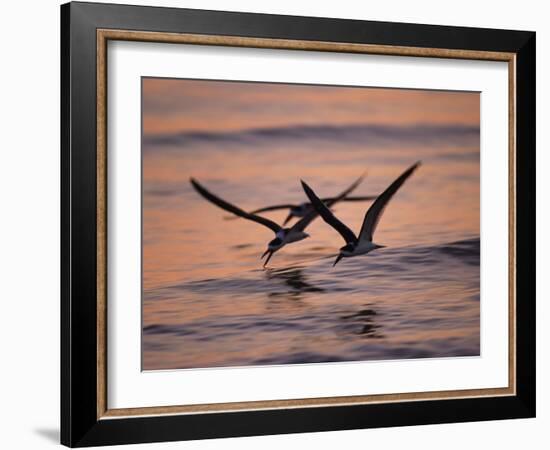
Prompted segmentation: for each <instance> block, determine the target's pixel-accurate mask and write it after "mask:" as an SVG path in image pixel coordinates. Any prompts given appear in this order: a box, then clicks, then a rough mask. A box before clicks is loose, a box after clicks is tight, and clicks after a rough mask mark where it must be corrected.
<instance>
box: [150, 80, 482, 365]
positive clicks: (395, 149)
mask: <svg viewBox="0 0 550 450" xmlns="http://www.w3.org/2000/svg"><path fill="white" fill-rule="evenodd" d="M479 130H480V95H479V93H478V92H462V91H433V90H413V89H395V88H392V89H389V88H388V89H385V88H370V87H346V86H325V85H299V84H283V83H263V82H262V83H260V82H246V81H216V80H192V79H168V78H148V77H144V78H142V256H143V257H142V369H143V370H166V369H192V368H212V367H232V366H265V365H281V364H311V363H336V362H340V363H341V362H356V361H380V360H396V359H415V358H443V357H472V356H479V355H480V151H479V148H480V131H479Z"/></svg>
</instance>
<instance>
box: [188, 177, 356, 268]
mask: <svg viewBox="0 0 550 450" xmlns="http://www.w3.org/2000/svg"><path fill="white" fill-rule="evenodd" d="M363 177H364V175H362V176H361V177H359V178H358V179H357V180H356V181H355V182H354V183H353V184H352V185H351V186H350V187H348V188H347V189H346V190H345V191H343V192H342V193H341V194H340V195H339V196H337V197H334V198H333V199H332V200H331V201H330V202H327V203H328V207H330V206H332V205H334V204H335V203H337V202H339V201H341V200H342V199H343V198H345V197H346V196H347V195H348V194H349V193H351V192H352V191H353V190H354V189H355V188H356V187H357V186H358V185H359V183H361V181H363ZM190 181H191V184H192V185H193V187H194V188H195V190H196V191H197V192H198V193H199V194H200V195H202V196H203V197H204V198H205V199H206V200H208V201H210V202H211V203H213V204H215V205H216V206H219V207H220V208H222V209H225V210H226V211H228V212H230V213H232V214H235V215H236V216H239V217H242V218H243V219H248V220H251V221H253V222H256V223H259V224H261V225H264V226H266V227H267V228H269V229H270V230H272V231H273V232H274V233H275V239H273V240H272V241H271V242H269V244H268V246H267V250H266V251H265V252H264V254H263V255H262V258H263V257H265V255H269V256H268V257H267V259H266V261H265V263H264V267H265V266H266V265H267V263H268V261H269V260H270V259H271V257H272V256H273V253H275V252H276V251H278V250H280V249H281V248H283V247H284V246H285V245H286V244H290V243H292V242H298V241H301V240H302V239H305V238H307V237H309V234H307V233H305V232H304V230H305V229H306V227H307V226H308V225H309V224H310V223H311V222H312V221H313V220H314V219H315V218H316V217H317V216H318V213H317V211H315V210H312V211H311V212H310V213H309V214H307V215H306V216H305V217H303V218H302V219H300V220H299V221H298V222H296V223H295V224H294V225H292V227H290V228H283V227H282V226H280V225H279V224H277V223H275V222H273V221H272V220H270V219H267V218H265V217H262V216H258V215H257V214H251V213H247V212H246V211H243V210H242V209H240V208H238V207H237V206H235V205H232V204H231V203H228V202H226V201H225V200H222V199H221V198H219V197H217V196H216V195H214V194H212V193H211V192H210V191H208V190H207V189H206V188H205V187H204V186H202V185H201V184H199V182H198V181H196V180H195V179H193V178H191V180H190Z"/></svg>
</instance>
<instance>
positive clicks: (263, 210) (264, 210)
mask: <svg viewBox="0 0 550 450" xmlns="http://www.w3.org/2000/svg"><path fill="white" fill-rule="evenodd" d="M296 206H297V205H294V204H291V203H286V204H283V205H273V206H265V207H263V208H258V209H255V210H253V211H249V214H257V213H261V212H266V211H277V210H279V209H291V208H294V207H296Z"/></svg>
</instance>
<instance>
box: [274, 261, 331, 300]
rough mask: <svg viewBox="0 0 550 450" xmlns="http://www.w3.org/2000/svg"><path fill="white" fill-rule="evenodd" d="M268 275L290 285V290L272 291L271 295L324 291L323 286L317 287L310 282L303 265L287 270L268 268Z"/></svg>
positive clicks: (294, 294)
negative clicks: (282, 291)
mask: <svg viewBox="0 0 550 450" xmlns="http://www.w3.org/2000/svg"><path fill="white" fill-rule="evenodd" d="M266 277H267V278H268V279H269V280H282V281H284V283H285V284H286V285H287V286H289V287H290V290H289V291H288V292H284V293H279V292H272V293H270V294H269V295H270V296H278V295H288V294H290V295H293V296H298V295H300V294H302V293H305V292H324V291H325V290H324V289H323V288H320V287H317V286H315V285H313V284H311V283H310V282H308V281H306V276H305V274H304V271H303V270H302V268H301V267H296V268H292V269H285V270H268V271H267V272H266Z"/></svg>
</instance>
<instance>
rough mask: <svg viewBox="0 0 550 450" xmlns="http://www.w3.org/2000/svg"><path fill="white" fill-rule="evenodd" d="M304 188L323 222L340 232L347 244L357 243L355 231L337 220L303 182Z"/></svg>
mask: <svg viewBox="0 0 550 450" xmlns="http://www.w3.org/2000/svg"><path fill="white" fill-rule="evenodd" d="M302 187H303V188H304V192H305V193H306V195H307V197H308V198H309V201H310V202H311V204H312V205H313V208H314V209H315V212H316V213H318V214H319V215H320V216H321V217H322V218H323V220H324V221H325V222H326V223H328V224H329V225H330V226H331V227H332V228H334V229H335V230H336V231H338V233H340V235H341V236H342V237H343V238H344V241H346V243H350V242H353V243H355V242H357V237H356V236H355V234H354V233H353V231H351V230H350V229H349V228H348V227H347V226H346V225H345V224H344V223H343V222H341V221H340V220H339V219H337V218H336V216H335V215H334V214H332V211H331V210H330V209H329V208H328V206H327V205H325V204H324V203H323V202H322V201H321V199H320V198H319V197H317V195H316V194H315V192H313V189H311V188H310V187H309V186H308V185H307V183H306V182H305V181H303V180H302Z"/></svg>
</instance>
